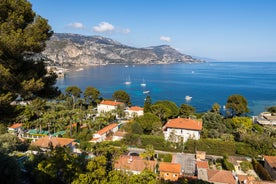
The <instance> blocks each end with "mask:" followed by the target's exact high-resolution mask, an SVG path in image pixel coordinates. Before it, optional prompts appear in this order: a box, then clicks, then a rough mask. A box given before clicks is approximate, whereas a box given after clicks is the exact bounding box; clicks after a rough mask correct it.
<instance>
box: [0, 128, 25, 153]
mask: <svg viewBox="0 0 276 184" xmlns="http://www.w3.org/2000/svg"><path fill="white" fill-rule="evenodd" d="M21 145H23V143H22V141H21V140H20V139H19V138H18V137H17V136H16V135H13V134H10V133H5V134H2V135H0V152H2V153H6V154H8V153H11V152H13V151H15V150H18V148H19V147H20V146H21Z"/></svg>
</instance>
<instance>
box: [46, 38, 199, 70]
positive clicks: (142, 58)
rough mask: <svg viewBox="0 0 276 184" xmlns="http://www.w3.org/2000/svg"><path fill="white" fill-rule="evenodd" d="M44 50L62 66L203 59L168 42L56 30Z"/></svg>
mask: <svg viewBox="0 0 276 184" xmlns="http://www.w3.org/2000/svg"><path fill="white" fill-rule="evenodd" d="M42 54H43V55H44V56H45V57H46V58H48V60H49V63H50V64H52V65H60V66H85V65H102V64H116V63H118V64H169V63H175V62H182V63H186V62H202V60H198V59H194V58H192V57H191V56H189V55H185V54H182V53H180V52H178V51H177V50H175V49H173V48H171V47H170V46H168V45H161V46H155V47H148V48H134V47H130V46H126V45H123V44H121V43H119V42H116V41H114V40H111V39H109V38H105V37H101V36H83V35H77V34H67V33H56V34H54V35H53V36H52V38H51V40H49V41H48V42H47V47H46V49H45V51H43V53H42Z"/></svg>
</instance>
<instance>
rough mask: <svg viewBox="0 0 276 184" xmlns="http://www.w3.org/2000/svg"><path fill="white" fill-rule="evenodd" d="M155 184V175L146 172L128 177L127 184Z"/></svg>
mask: <svg viewBox="0 0 276 184" xmlns="http://www.w3.org/2000/svg"><path fill="white" fill-rule="evenodd" d="M145 183H147V184H157V183H158V181H157V179H156V175H155V174H154V173H153V172H151V171H148V170H144V171H142V172H141V174H134V175H131V176H130V179H129V184H145Z"/></svg>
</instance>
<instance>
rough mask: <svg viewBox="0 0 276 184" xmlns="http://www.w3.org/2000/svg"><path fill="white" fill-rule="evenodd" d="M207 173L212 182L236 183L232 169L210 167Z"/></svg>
mask: <svg viewBox="0 0 276 184" xmlns="http://www.w3.org/2000/svg"><path fill="white" fill-rule="evenodd" d="M207 175H208V181H211V182H219V183H228V184H236V181H235V178H234V176H233V174H232V172H230V171H224V170H212V169H208V170H207Z"/></svg>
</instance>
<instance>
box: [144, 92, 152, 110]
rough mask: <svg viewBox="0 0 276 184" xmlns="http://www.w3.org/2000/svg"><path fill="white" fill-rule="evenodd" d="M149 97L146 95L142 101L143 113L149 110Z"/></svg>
mask: <svg viewBox="0 0 276 184" xmlns="http://www.w3.org/2000/svg"><path fill="white" fill-rule="evenodd" d="M150 106H151V98H150V96H147V97H146V99H145V102H144V113H147V112H150Z"/></svg>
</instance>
